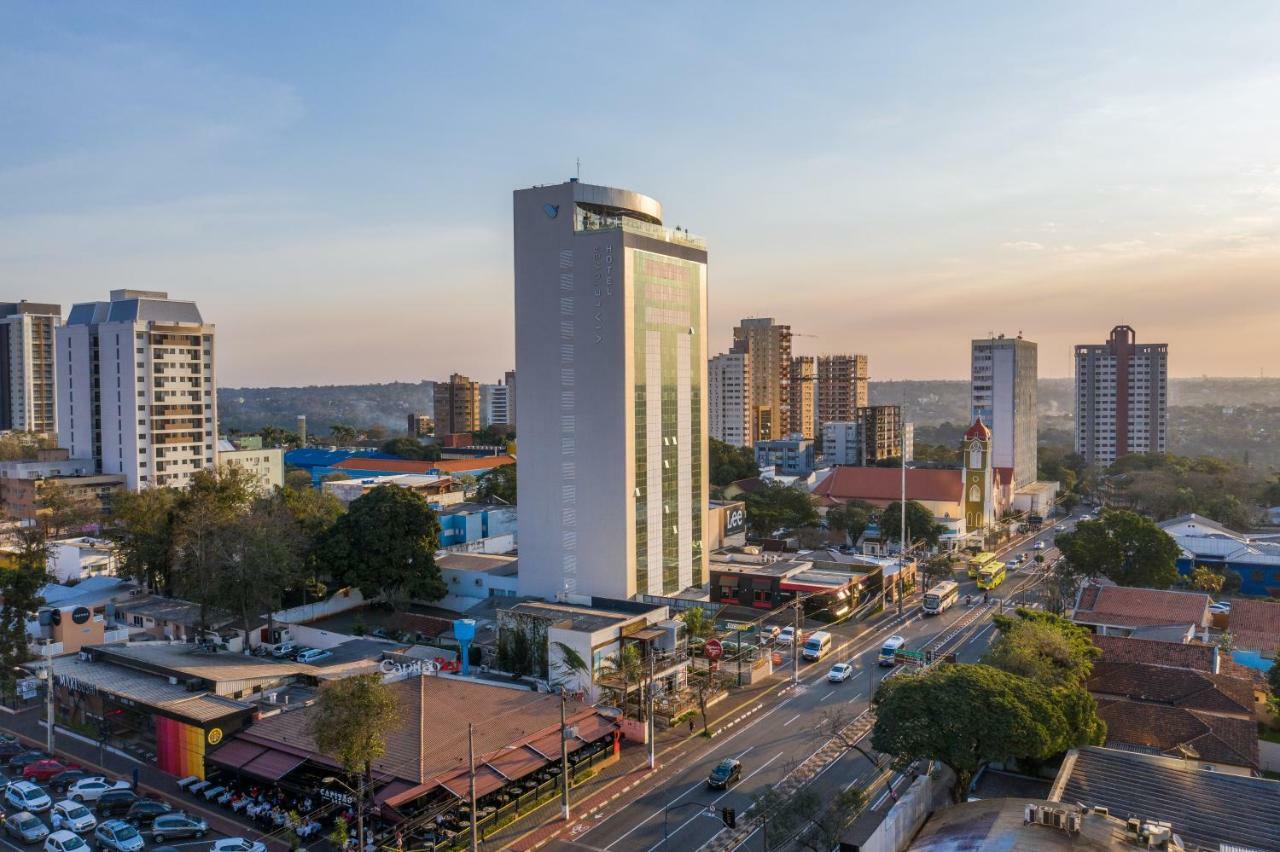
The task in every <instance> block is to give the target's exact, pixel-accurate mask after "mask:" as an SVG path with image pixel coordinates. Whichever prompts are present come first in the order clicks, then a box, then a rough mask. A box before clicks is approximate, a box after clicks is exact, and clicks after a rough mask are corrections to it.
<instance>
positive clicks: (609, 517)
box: [514, 181, 708, 598]
mask: <svg viewBox="0 0 1280 852" xmlns="http://www.w3.org/2000/svg"><path fill="white" fill-rule="evenodd" d="M514 213H515V302H516V371H517V372H518V373H519V375H520V384H519V386H518V389H517V405H518V407H519V409H520V412H521V415H520V417H521V424H520V478H519V499H518V503H519V505H520V508H521V515H522V517H521V522H520V527H521V532H520V539H521V540H520V590H521V594H530V595H539V596H543V597H548V598H563V597H565V596H567V595H601V596H608V597H615V598H630V597H632V596H633V595H635V594H637V593H646V592H647V593H653V594H668V593H672V592H675V591H679V590H680V589H682V588H685V587H687V586H689V585H695V584H699V583H701V582H703V578H704V577H705V576H706V553H705V548H704V547H703V540H702V538H703V536H702V531H703V530H704V529H705V527H706V511H707V509H706V502H707V501H706V495H707V490H708V484H707V461H706V456H707V448H706V441H705V435H706V433H707V398H706V387H707V372H706V365H707V352H706V313H707V311H706V304H707V303H706V248H705V244H704V243H702V241H701V240H699V239H697V238H695V237H693V236H691V235H689V234H687V233H686V232H683V231H678V230H674V229H669V228H664V227H663V226H662V209H661V206H660V205H659V204H658V203H657V202H656V201H654V200H653V199H651V198H647V197H646V196H643V195H640V194H638V193H634V192H628V191H626V190H620V189H612V188H609V187H601V186H589V185H585V184H581V183H578V182H576V181H570V182H568V183H563V184H559V185H555V186H543V187H535V188H532V189H525V190H518V191H516V193H515V197H514Z"/></svg>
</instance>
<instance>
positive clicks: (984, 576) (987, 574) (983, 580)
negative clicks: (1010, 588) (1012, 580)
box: [978, 562, 1005, 589]
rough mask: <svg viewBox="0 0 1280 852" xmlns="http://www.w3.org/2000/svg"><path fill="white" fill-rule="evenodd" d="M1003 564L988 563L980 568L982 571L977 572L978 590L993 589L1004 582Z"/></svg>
mask: <svg viewBox="0 0 1280 852" xmlns="http://www.w3.org/2000/svg"><path fill="white" fill-rule="evenodd" d="M1004 574H1005V569H1004V563H1003V562H988V563H987V564H986V565H983V566H982V570H981V571H979V572H978V588H979V589H994V588H995V587H996V586H998V585H1000V584H1001V583H1003V582H1004Z"/></svg>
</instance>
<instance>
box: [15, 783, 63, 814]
mask: <svg viewBox="0 0 1280 852" xmlns="http://www.w3.org/2000/svg"><path fill="white" fill-rule="evenodd" d="M4 800H5V801H6V802H8V803H9V804H10V805H12V806H13V807H14V808H15V809H17V810H20V811H30V812H31V813H33V814H38V813H40V812H41V811H47V810H49V806H50V805H52V804H53V799H50V798H49V794H48V793H46V792H45V791H44V790H41V789H40V788H39V787H37V786H36V785H35V784H32V783H31V782H30V781H14V782H13V783H12V784H10V785H9V786H8V787H6V788H5V791H4Z"/></svg>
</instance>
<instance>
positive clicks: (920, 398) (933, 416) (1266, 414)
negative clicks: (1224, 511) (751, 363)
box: [218, 378, 1280, 469]
mask: <svg viewBox="0 0 1280 852" xmlns="http://www.w3.org/2000/svg"><path fill="white" fill-rule="evenodd" d="M870 392H871V402H872V404H873V405H891V404H901V405H905V407H906V414H907V418H908V419H909V420H911V421H912V422H914V423H915V424H916V430H917V431H916V437H917V440H918V441H922V442H925V443H934V444H952V443H955V442H956V441H958V440H959V437H960V435H961V434H962V433H963V431H964V427H965V426H966V425H967V424H966V420H967V418H968V394H969V383H968V382H965V381H902V382H872V383H871V388H870ZM431 399H432V393H431V385H430V384H429V383H428V382H419V383H417V384H412V383H407V382H396V383H392V384H383V385H313V386H309V387H291V388H285V387H280V388H221V389H219V391H218V417H219V420H220V422H221V426H222V429H223V431H224V432H256V431H257V430H259V429H261V428H262V427H264V426H277V427H280V428H283V429H288V430H292V429H293V427H294V418H296V417H297V415H299V414H305V415H306V416H307V425H308V429H309V431H310V432H311V434H313V435H324V434H327V433H328V431H329V429H330V428H331V427H333V426H335V425H345V426H353V427H355V428H356V429H360V430H365V429H371V428H374V427H380V428H381V429H382V430H385V431H386V432H387V433H388V434H391V435H395V434H401V433H403V432H404V431H405V419H406V416H407V415H408V414H410V413H411V412H429V411H430V405H431ZM1074 404H1075V402H1074V397H1073V392H1072V382H1071V380H1070V379H1041V380H1040V439H1041V442H1042V443H1046V444H1057V445H1070V444H1071V442H1072V434H1073V429H1074V416H1073V411H1072V408H1073V406H1074ZM1169 436H1170V446H1169V450H1170V452H1173V453H1177V454H1179V455H1188V456H1199V455H1212V456H1218V457H1220V458H1226V459H1230V460H1232V461H1236V462H1240V463H1243V464H1248V465H1249V466H1250V467H1255V468H1260V469H1270V468H1277V469H1280V379H1243V378H1240V379H1223V378H1202V379H1170V381H1169Z"/></svg>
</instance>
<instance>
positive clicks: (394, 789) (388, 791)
mask: <svg viewBox="0 0 1280 852" xmlns="http://www.w3.org/2000/svg"><path fill="white" fill-rule="evenodd" d="M414 786H415V785H413V784H410V783H409V782H408V781H400V780H395V781H391V782H388V783H387V785H386V786H385V787H383V788H382V789H381V790H379V791H378V795H376V796H374V797H373V800H374V801H375V802H377V803H378V804H380V805H383V804H386V802H387V799H390V798H391V797H392V796H398V795H400V794H401V793H403V792H405V791H406V790H412V789H413V788H414Z"/></svg>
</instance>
